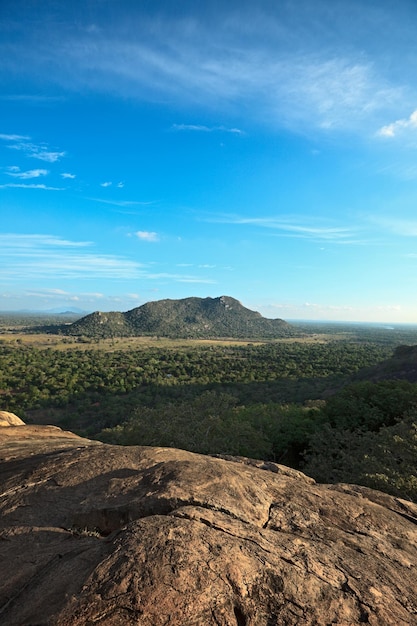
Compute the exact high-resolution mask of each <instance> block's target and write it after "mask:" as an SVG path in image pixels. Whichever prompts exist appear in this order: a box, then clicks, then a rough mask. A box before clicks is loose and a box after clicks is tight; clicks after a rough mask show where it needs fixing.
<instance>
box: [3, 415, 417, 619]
mask: <svg viewBox="0 0 417 626" xmlns="http://www.w3.org/2000/svg"><path fill="white" fill-rule="evenodd" d="M0 459H1V464H0V493H1V497H0V507H1V508H0V510H1V518H0V519H1V526H0V624H2V626H29V625H31V626H47V625H48V626H81V625H83V626H84V625H88V626H93V625H94V626H95V625H97V626H130V625H140V626H162V625H167V624H169V625H170V626H191V625H199V624H201V625H208V626H210V625H213V626H214V625H216V626H274V625H285V626H292V625H313V624H314V625H315V626H328V625H329V626H330V625H331V624H338V625H340V626H351V625H356V624H372V625H374V626H384V625H392V626H405V625H410V624H411V625H414V624H415V625H417V526H416V524H417V506H416V505H414V504H411V503H409V502H406V501H403V500H399V499H396V498H393V497H390V496H387V495H384V494H381V493H379V492H376V491H371V490H369V489H365V488H362V487H356V486H352V485H333V486H328V485H318V484H316V483H314V481H313V480H312V479H310V478H308V477H306V476H304V475H303V474H301V473H299V472H296V471H294V470H290V469H288V468H285V467H283V466H279V465H275V464H272V463H267V464H263V463H262V462H252V461H248V460H244V459H229V460H227V459H218V458H212V457H205V456H200V455H196V454H191V453H188V452H184V451H181V450H175V449H168V448H146V447H131V448H123V447H118V446H110V445H105V444H100V443H97V442H92V441H88V440H85V439H81V438H78V437H76V436H75V435H73V434H71V433H65V432H63V431H61V430H59V429H57V428H53V427H47V426H44V427H41V426H24V425H20V426H9V427H7V426H5V427H3V428H1V429H0Z"/></svg>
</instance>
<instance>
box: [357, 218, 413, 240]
mask: <svg viewBox="0 0 417 626" xmlns="http://www.w3.org/2000/svg"><path fill="white" fill-rule="evenodd" d="M368 220H369V221H370V222H371V223H372V224H376V225H377V226H379V227H380V228H382V229H384V230H387V231H389V232H390V233H392V234H394V235H400V236H402V237H417V219H403V218H392V217H383V216H380V215H373V216H368Z"/></svg>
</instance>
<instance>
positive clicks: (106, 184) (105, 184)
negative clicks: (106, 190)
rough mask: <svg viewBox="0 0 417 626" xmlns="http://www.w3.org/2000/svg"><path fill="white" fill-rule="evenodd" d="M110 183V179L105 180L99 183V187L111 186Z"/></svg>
mask: <svg viewBox="0 0 417 626" xmlns="http://www.w3.org/2000/svg"><path fill="white" fill-rule="evenodd" d="M112 184H113V183H112V182H111V181H106V182H104V183H100V187H111V186H112Z"/></svg>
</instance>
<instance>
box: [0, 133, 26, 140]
mask: <svg viewBox="0 0 417 626" xmlns="http://www.w3.org/2000/svg"><path fill="white" fill-rule="evenodd" d="M0 139H3V141H27V140H29V139H30V137H26V136H25V135H5V134H3V133H0Z"/></svg>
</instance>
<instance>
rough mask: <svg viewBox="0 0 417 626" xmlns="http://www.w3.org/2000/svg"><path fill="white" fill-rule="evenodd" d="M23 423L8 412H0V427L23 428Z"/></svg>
mask: <svg viewBox="0 0 417 626" xmlns="http://www.w3.org/2000/svg"><path fill="white" fill-rule="evenodd" d="M24 424H25V422H23V421H22V420H21V419H20V417H17V415H15V414H14V413H9V411H0V427H4V426H6V427H7V426H24Z"/></svg>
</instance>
